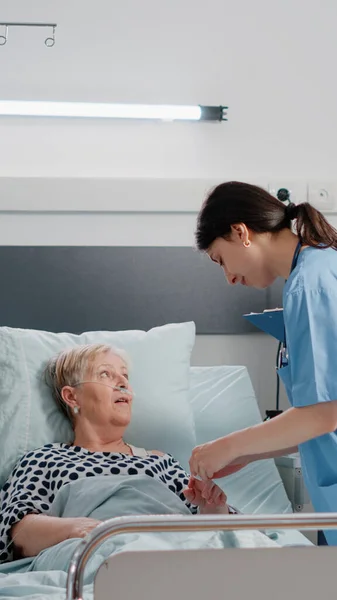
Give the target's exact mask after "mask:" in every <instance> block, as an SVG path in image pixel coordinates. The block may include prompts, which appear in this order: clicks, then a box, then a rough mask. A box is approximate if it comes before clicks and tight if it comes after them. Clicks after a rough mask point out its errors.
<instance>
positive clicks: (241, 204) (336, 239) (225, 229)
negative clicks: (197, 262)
mask: <svg viewBox="0 0 337 600" xmlns="http://www.w3.org/2000/svg"><path fill="white" fill-rule="evenodd" d="M293 221H294V231H295V233H297V235H298V237H299V239H300V241H301V243H302V244H303V245H307V246H314V247H316V246H320V247H321V248H335V249H337V230H336V229H334V227H332V226H331V225H330V224H329V223H328V221H327V220H326V219H325V217H324V216H323V215H322V213H321V212H319V211H318V210H316V208H314V207H313V206H312V205H311V204H309V203H308V202H303V203H302V204H297V205H295V204H291V205H286V204H284V203H283V202H281V201H280V200H278V199H277V198H275V197H274V196H272V195H271V194H269V192H267V191H266V190H264V189H263V188H260V187H258V186H256V185H250V184H248V183H240V182H238V181H229V182H227V183H221V184H220V185H218V186H217V187H216V188H214V189H213V190H212V191H211V192H210V194H209V196H208V197H207V198H206V200H205V201H204V203H203V205H202V208H201V210H200V212H199V215H198V221H197V230H196V233H195V238H196V245H197V248H198V249H199V250H203V251H206V250H208V248H209V247H210V246H211V244H212V243H213V242H214V240H216V238H218V237H222V238H225V239H226V238H227V239H228V238H229V237H230V235H231V226H232V225H235V224H238V223H244V224H245V225H246V226H247V227H248V228H249V229H251V230H252V231H254V232H256V233H267V232H269V233H277V232H279V231H281V230H282V229H286V228H288V229H290V228H291V226H292V222H293Z"/></svg>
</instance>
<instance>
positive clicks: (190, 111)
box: [0, 100, 227, 121]
mask: <svg viewBox="0 0 337 600" xmlns="http://www.w3.org/2000/svg"><path fill="white" fill-rule="evenodd" d="M226 109H227V107H225V106H178V105H164V104H157V105H155V104H153V105H151V104H107V103H99V102H40V101H39V102H35V101H21V100H0V116H7V117H8V116H18V117H81V118H95V119H156V120H162V121H226V120H227V119H226Z"/></svg>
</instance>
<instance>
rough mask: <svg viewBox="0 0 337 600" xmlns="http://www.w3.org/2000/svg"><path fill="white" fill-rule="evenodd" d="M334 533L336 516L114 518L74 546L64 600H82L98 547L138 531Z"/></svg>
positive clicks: (155, 516)
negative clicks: (89, 565)
mask: <svg viewBox="0 0 337 600" xmlns="http://www.w3.org/2000/svg"><path fill="white" fill-rule="evenodd" d="M249 529H253V530H261V529H262V530H269V529H271V530H275V529H298V530H304V529H305V530H311V531H315V530H319V529H337V513H312V514H311V513H310V514H301V515H297V514H285V515H198V516H192V515H191V516H183V515H149V516H147V515H145V516H144V515H142V516H133V517H132V516H130V517H116V518H113V519H109V520H108V521H105V522H104V523H102V524H101V525H98V527H96V528H95V529H94V530H93V531H92V532H91V533H90V534H89V535H88V536H87V537H85V538H84V539H83V540H81V542H80V543H79V544H78V546H77V548H76V550H75V552H74V554H73V557H72V559H71V562H70V566H69V570H68V578H67V596H66V599H67V600H83V598H82V593H83V576H84V569H85V566H86V564H87V562H88V560H89V558H90V556H91V554H92V553H93V552H94V550H95V549H96V548H97V546H98V545H100V544H101V543H102V542H104V541H105V540H106V539H107V538H108V537H111V536H115V535H119V534H123V533H139V532H140V531H144V532H150V531H154V532H155V531H215V530H219V531H238V530H249Z"/></svg>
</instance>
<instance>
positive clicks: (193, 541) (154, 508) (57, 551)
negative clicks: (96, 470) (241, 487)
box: [0, 475, 276, 600]
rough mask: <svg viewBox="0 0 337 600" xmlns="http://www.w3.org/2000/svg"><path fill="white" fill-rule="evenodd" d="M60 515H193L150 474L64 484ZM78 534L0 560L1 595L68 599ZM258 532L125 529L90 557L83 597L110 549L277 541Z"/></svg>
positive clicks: (57, 504) (57, 506)
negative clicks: (133, 531) (24, 554)
mask: <svg viewBox="0 0 337 600" xmlns="http://www.w3.org/2000/svg"><path fill="white" fill-rule="evenodd" d="M49 514H50V515H52V516H57V517H91V518H93V519H98V520H101V521H104V520H106V519H111V518H112V517H120V516H127V515H149V514H156V515H158V514H160V515H163V514H167V515H169V514H190V513H189V510H188V509H187V507H186V506H185V505H184V503H183V502H182V501H181V500H180V499H179V498H178V497H177V496H176V495H175V494H174V493H172V492H171V491H170V490H169V489H168V488H167V487H166V486H165V485H164V484H162V483H161V482H160V481H157V480H155V479H151V478H149V477H148V476H146V475H132V476H120V475H118V476H117V475H116V476H114V477H105V476H98V477H93V478H91V477H90V478H86V479H82V480H78V481H76V482H74V483H70V484H68V485H65V486H64V487H63V488H62V489H61V490H60V491H59V492H58V494H57V496H56V498H55V500H54V502H53V505H52V507H51V510H50V513H49ZM78 541H79V540H78V539H71V540H65V541H64V542H61V543H60V544H57V545H56V546H53V547H51V548H48V549H46V550H44V551H43V552H41V553H40V554H39V555H38V556H37V557H35V558H32V559H23V560H19V561H14V562H12V563H7V564H3V565H0V597H1V598H23V597H24V598H26V599H27V600H42V599H47V598H50V599H51V600H61V599H62V600H64V598H65V585H66V578H67V569H68V566H69V561H70V559H71V556H72V555H73V553H74V551H75V548H76V546H77V544H78ZM275 545H276V544H275V542H273V541H271V540H270V539H269V538H268V537H267V536H265V535H263V534H261V533H259V532H237V533H232V532H222V533H221V532H220V533H219V532H218V533H215V532H196V533H139V534H124V535H120V536H117V537H113V538H110V539H108V540H106V541H105V542H104V543H103V544H102V545H101V546H100V547H99V548H98V549H97V550H96V551H95V553H94V555H93V556H92V557H91V559H90V560H89V562H88V564H87V566H86V569H85V577H84V583H85V587H84V599H85V600H86V599H87V598H88V599H89V598H92V594H93V593H92V588H93V586H92V583H93V579H94V576H95V573H96V571H97V569H98V568H99V566H100V565H101V564H102V562H103V561H104V560H105V559H106V558H107V557H108V556H110V555H111V554H116V553H119V552H125V551H131V550H169V549H178V548H179V549H181V548H186V549H187V548H188V549H191V548H195V549H197V548H224V547H261V546H274V547H275Z"/></svg>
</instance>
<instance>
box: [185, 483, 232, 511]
mask: <svg viewBox="0 0 337 600" xmlns="http://www.w3.org/2000/svg"><path fill="white" fill-rule="evenodd" d="M183 494H184V496H185V498H186V500H187V501H188V502H190V503H191V504H194V505H195V506H199V509H200V512H201V513H203V514H213V513H222V514H227V513H228V506H227V496H226V494H225V493H224V492H223V491H222V489H221V488H220V487H219V486H218V485H216V483H214V482H213V481H200V480H199V479H195V478H194V477H190V479H189V482H188V487H187V488H185V489H184V490H183Z"/></svg>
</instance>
